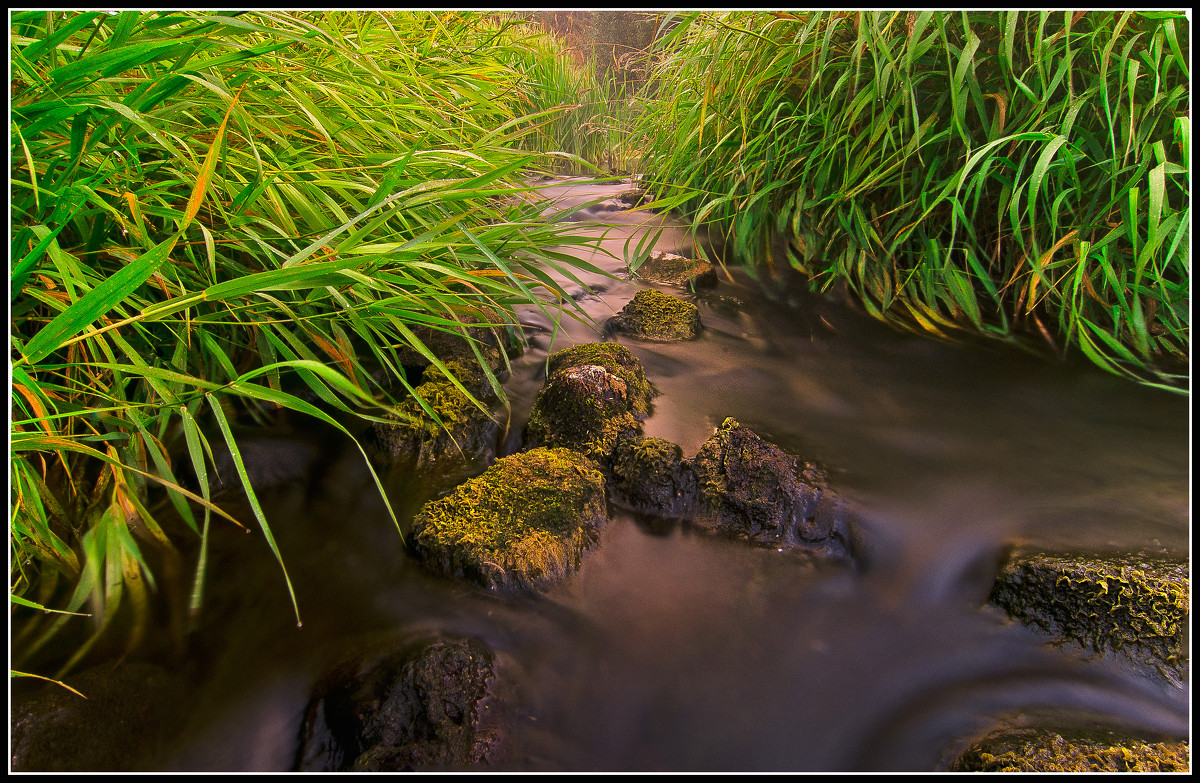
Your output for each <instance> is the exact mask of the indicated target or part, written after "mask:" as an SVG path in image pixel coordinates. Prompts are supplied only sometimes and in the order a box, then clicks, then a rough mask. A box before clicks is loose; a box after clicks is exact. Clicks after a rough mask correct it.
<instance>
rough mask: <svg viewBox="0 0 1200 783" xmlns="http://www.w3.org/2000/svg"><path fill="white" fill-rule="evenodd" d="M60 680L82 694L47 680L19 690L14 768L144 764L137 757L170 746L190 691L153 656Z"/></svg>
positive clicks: (104, 768) (103, 768)
mask: <svg viewBox="0 0 1200 783" xmlns="http://www.w3.org/2000/svg"><path fill="white" fill-rule="evenodd" d="M63 682H64V683H65V684H67V685H70V686H71V687H72V688H74V689H75V690H77V691H78V692H79V693H81V694H83V695H82V696H80V695H79V694H77V693H72V692H71V691H69V690H67V689H66V688H63V687H61V686H59V685H55V684H51V683H47V684H45V685H43V686H42V687H41V688H39V689H37V690H36V691H35V693H34V694H32V695H30V696H29V697H27V698H19V697H16V696H14V699H13V701H12V707H11V713H10V715H11V725H10V731H11V734H10V736H11V741H12V746H11V761H12V769H13V771H16V772H133V771H139V768H137V767H135V764H138V763H141V764H145V763H146V759H147V758H150V757H153V756H154V755H155V754H156V753H157V752H160V749H161V751H165V750H166V747H167V743H168V742H169V741H170V740H171V739H172V735H171V732H172V729H173V728H174V727H176V726H177V723H176V721H175V720H174V719H175V718H176V717H177V716H176V715H175V713H174V709H175V707H176V705H178V704H179V703H180V702H181V701H182V700H183V699H184V698H185V696H186V693H187V686H186V684H185V682H184V681H183V680H181V679H180V678H179V677H178V676H176V675H172V674H170V673H168V672H167V671H166V670H164V669H162V668H161V667H159V666H156V665H154V664H149V663H125V664H121V665H118V666H112V665H105V666H99V667H96V668H94V669H89V670H87V671H85V672H81V673H80V674H78V675H74V676H70V677H67V678H64V679H63ZM15 690H16V689H15V688H14V692H15ZM85 697H86V698H85ZM141 771H145V770H144V768H141Z"/></svg>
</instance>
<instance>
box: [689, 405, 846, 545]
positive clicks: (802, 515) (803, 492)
mask: <svg viewBox="0 0 1200 783" xmlns="http://www.w3.org/2000/svg"><path fill="white" fill-rule="evenodd" d="M691 467H692V472H693V473H694V475H695V477H696V503H695V506H694V509H693V511H692V517H693V519H695V520H696V521H698V522H700V523H702V524H706V525H709V526H711V527H714V528H716V529H717V530H720V531H722V532H724V533H726V534H729V535H733V536H737V537H740V538H746V539H749V540H751V541H753V542H755V543H759V544H766V545H771V546H780V547H793V546H798V547H804V548H814V547H816V548H822V549H825V550H827V553H828V554H832V555H841V556H849V554H850V552H849V540H850V538H849V530H848V525H847V522H846V520H845V517H844V514H843V511H842V508H841V504H840V501H839V500H838V499H837V497H836V495H834V493H833V492H832V491H831V490H830V489H829V487H828V486H827V484H826V479H825V476H824V474H823V472H822V471H821V470H820V469H819V468H817V466H815V465H814V464H812V463H805V462H801V461H799V460H797V459H796V458H795V457H792V456H791V455H789V454H787V453H785V452H784V451H782V450H781V449H780V448H779V447H777V446H775V445H774V444H772V443H768V442H767V441H765V440H763V439H762V438H761V437H759V436H758V435H757V434H756V433H754V432H753V431H751V430H749V429H747V428H745V427H743V426H742V425H741V424H739V423H738V422H737V421H735V420H734V419H726V420H725V421H724V422H723V423H722V424H721V426H720V427H719V428H718V429H717V432H716V433H715V434H714V435H713V436H712V437H711V438H709V439H708V440H707V441H705V443H704V445H703V446H701V447H700V451H699V453H697V455H696V457H695V458H694V459H693V460H692V462H691Z"/></svg>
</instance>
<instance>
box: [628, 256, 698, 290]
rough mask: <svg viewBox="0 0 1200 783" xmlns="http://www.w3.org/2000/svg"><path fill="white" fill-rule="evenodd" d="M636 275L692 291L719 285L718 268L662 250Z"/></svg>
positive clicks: (650, 257)
mask: <svg viewBox="0 0 1200 783" xmlns="http://www.w3.org/2000/svg"><path fill="white" fill-rule="evenodd" d="M634 274H636V275H637V276H638V277H641V278H645V279H646V280H652V281H654V282H656V283H665V284H667V285H677V286H682V287H684V288H687V289H689V290H692V291H694V290H696V289H697V288H711V287H712V286H715V285H716V284H717V268H716V267H714V266H713V265H712V264H710V263H708V262H707V261H701V260H700V259H698V258H688V257H687V256H681V255H678V254H676V253H666V252H663V251H661V250H655V251H654V252H652V253H651V254H650V256H649V257H648V258H647V259H646V260H645V261H643V262H642V263H641V265H640V266H639V267H638V268H637V270H636V272H635V273H634Z"/></svg>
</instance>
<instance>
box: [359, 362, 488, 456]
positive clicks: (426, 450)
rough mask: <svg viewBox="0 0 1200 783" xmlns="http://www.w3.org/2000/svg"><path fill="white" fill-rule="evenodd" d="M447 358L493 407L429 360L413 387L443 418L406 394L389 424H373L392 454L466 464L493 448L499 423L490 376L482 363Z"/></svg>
mask: <svg viewBox="0 0 1200 783" xmlns="http://www.w3.org/2000/svg"><path fill="white" fill-rule="evenodd" d="M444 364H445V366H446V369H447V370H449V371H450V372H451V373H452V374H453V375H454V377H455V378H456V379H458V381H459V383H460V384H461V385H462V386H463V387H464V388H465V389H467V390H468V391H470V392H471V394H472V395H473V396H475V398H476V399H477V400H479V401H480V402H481V403H483V404H484V405H485V406H486V407H488V411H487V412H485V411H483V410H481V409H480V408H479V406H477V405H476V404H475V403H474V402H472V401H471V399H470V398H469V397H467V395H466V394H464V393H463V392H462V390H461V389H459V388H458V387H457V386H455V385H454V383H453V382H452V381H451V380H450V379H449V378H447V377H446V375H445V373H443V372H442V371H441V370H439V369H438V368H437V367H436V366H434V365H430V366H429V367H427V368H425V372H424V375H423V376H422V383H421V384H420V385H418V386H417V387H416V388H415V389H414V390H413V391H414V392H415V394H416V397H420V399H421V400H424V402H425V404H426V405H428V406H429V408H430V409H431V410H432V411H433V412H434V413H435V414H437V418H438V419H440V420H441V421H440V423H439V422H438V421H437V420H435V419H434V418H433V417H431V416H430V415H429V414H428V413H427V412H426V410H425V408H424V407H423V406H422V405H421V403H420V402H419V401H418V400H417V399H416V397H409V398H408V399H406V400H404V401H403V402H402V403H401V404H400V405H399V406H398V413H397V414H396V415H393V416H390V417H389V419H390V421H389V423H388V424H379V423H376V424H375V425H374V432H375V440H376V443H378V445H379V446H380V447H381V448H382V449H383V450H384V451H385V452H386V453H387V454H389V455H390V456H391V457H392V459H394V460H397V461H400V462H411V463H413V464H414V465H415V466H416V467H417V468H418V469H428V468H431V467H433V466H435V465H441V466H449V465H458V464H462V463H463V462H466V461H470V460H472V459H475V458H477V457H480V456H486V455H488V454H490V453H491V449H492V448H493V447H494V445H495V442H496V438H497V436H498V434H499V432H500V424H499V421H498V418H499V416H498V415H497V413H496V412H495V411H494V409H493V408H494V405H495V403H496V397H495V395H494V394H493V393H492V391H491V388H490V386H489V385H488V383H487V380H486V377H485V376H484V375H483V373H482V371H481V370H480V369H479V367H477V366H474V365H471V364H469V363H467V362H465V361H460V360H458V359H450V360H447V361H446V362H444Z"/></svg>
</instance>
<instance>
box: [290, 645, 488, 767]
mask: <svg viewBox="0 0 1200 783" xmlns="http://www.w3.org/2000/svg"><path fill="white" fill-rule="evenodd" d="M496 668H497V665H496V656H495V654H494V653H493V652H492V651H491V650H490V649H488V648H487V647H486V646H485V645H484V644H483V643H482V642H479V641H478V640H476V639H471V638H467V637H432V638H423V637H418V638H414V639H410V640H407V641H406V642H403V643H400V644H396V645H386V646H381V647H379V648H378V649H374V650H369V651H366V652H363V653H359V654H357V655H355V656H354V657H351V658H349V659H347V660H345V661H343V662H342V663H340V664H338V665H337V666H336V667H335V668H334V669H332V670H331V671H330V672H329V673H328V674H326V675H325V676H324V677H323V678H322V679H321V680H320V681H319V682H318V683H317V685H316V687H315V688H314V690H313V695H312V697H311V699H310V701H309V704H308V708H307V710H306V712H305V717H304V723H303V725H302V727H301V732H300V749H299V754H298V755H299V758H298V763H297V769H298V770H299V771H300V772H342V771H353V772H400V771H426V770H430V771H433V770H446V769H463V770H466V769H476V768H481V767H486V765H488V764H489V763H494V762H496V761H498V760H499V756H501V755H502V754H503V739H502V736H503V731H502V730H501V728H500V727H499V726H497V725H494V724H495V721H494V720H493V719H494V717H495V713H496V712H497V710H496V709H495V708H496V707H498V706H500V701H499V699H498V697H497V695H496V694H495V693H494V691H495V690H496V688H495V680H496Z"/></svg>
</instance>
